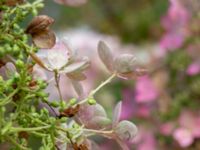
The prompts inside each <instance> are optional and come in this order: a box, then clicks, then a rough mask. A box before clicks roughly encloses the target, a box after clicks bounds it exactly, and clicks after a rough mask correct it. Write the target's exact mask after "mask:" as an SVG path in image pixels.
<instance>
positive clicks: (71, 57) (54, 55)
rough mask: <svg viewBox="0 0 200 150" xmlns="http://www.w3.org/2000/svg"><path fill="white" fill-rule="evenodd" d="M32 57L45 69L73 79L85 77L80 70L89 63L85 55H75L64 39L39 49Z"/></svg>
mask: <svg viewBox="0 0 200 150" xmlns="http://www.w3.org/2000/svg"><path fill="white" fill-rule="evenodd" d="M32 58H33V59H34V60H35V61H36V62H37V64H38V65H39V66H41V67H42V68H44V69H46V70H47V71H50V72H55V71H56V72H58V73H59V74H66V75H67V76H68V77H69V78H71V79H74V80H83V79H85V76H84V74H82V71H84V70H85V69H86V68H87V67H89V64H90V62H89V59H88V58H87V57H77V56H76V55H75V53H74V52H73V51H72V50H71V48H70V47H69V46H68V45H67V44H66V43H65V42H64V41H59V42H57V43H56V44H55V46H54V47H53V48H51V49H41V50H40V51H39V52H38V53H37V55H36V56H32Z"/></svg>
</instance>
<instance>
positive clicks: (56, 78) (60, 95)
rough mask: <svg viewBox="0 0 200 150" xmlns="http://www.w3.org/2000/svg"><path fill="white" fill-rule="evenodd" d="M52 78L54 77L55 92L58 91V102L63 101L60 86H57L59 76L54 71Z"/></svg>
mask: <svg viewBox="0 0 200 150" xmlns="http://www.w3.org/2000/svg"><path fill="white" fill-rule="evenodd" d="M54 77H55V82H56V87H57V90H58V94H59V97H60V100H61V101H63V97H62V94H61V90H60V85H59V74H58V72H57V70H55V71H54Z"/></svg>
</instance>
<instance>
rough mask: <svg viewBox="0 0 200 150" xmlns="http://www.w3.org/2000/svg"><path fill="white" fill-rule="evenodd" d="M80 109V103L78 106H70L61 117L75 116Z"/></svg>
mask: <svg viewBox="0 0 200 150" xmlns="http://www.w3.org/2000/svg"><path fill="white" fill-rule="evenodd" d="M79 109H80V105H77V106H76V107H69V108H67V109H65V110H64V111H63V112H61V113H60V116H59V117H73V116H75V115H76V114H77V113H78V111H79Z"/></svg>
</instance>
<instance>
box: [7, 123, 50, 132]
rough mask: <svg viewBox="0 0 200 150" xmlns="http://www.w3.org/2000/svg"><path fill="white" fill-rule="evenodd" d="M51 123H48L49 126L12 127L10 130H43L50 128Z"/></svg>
mask: <svg viewBox="0 0 200 150" xmlns="http://www.w3.org/2000/svg"><path fill="white" fill-rule="evenodd" d="M50 127H51V125H47V126H42V127H35V128H13V127H12V128H11V129H10V131H11V132H21V131H38V130H43V129H48V128H50Z"/></svg>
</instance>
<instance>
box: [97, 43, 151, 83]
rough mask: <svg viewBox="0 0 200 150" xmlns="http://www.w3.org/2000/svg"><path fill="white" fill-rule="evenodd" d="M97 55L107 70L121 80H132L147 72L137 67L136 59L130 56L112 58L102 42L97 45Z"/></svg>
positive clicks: (122, 55)
mask: <svg viewBox="0 0 200 150" xmlns="http://www.w3.org/2000/svg"><path fill="white" fill-rule="evenodd" d="M98 54H99V57H100V59H101V60H102V62H103V63H104V64H105V66H106V67H107V69H108V70H109V71H110V72H112V73H115V74H117V76H118V77H120V78H122V79H134V78H135V77H137V76H142V75H144V74H146V72H147V70H146V69H143V68H140V67H139V65H138V64H137V62H136V57H135V56H134V55H132V54H121V55H119V56H117V57H115V58H113V55H112V53H111V51H110V48H109V47H108V46H107V45H106V44H105V43H104V42H102V41H100V42H99V44H98Z"/></svg>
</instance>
